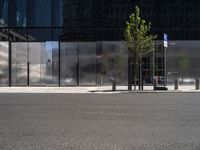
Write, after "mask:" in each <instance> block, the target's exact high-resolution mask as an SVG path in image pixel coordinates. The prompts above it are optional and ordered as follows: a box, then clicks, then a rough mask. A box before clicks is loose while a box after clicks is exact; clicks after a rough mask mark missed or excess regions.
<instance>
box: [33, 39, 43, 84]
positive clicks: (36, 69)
mask: <svg viewBox="0 0 200 150" xmlns="http://www.w3.org/2000/svg"><path fill="white" fill-rule="evenodd" d="M44 46H45V45H44V43H29V84H30V85H31V86H33V85H40V84H41V75H42V74H41V54H42V52H43V51H44V48H45V47H44Z"/></svg>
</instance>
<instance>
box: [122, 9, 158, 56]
mask: <svg viewBox="0 0 200 150" xmlns="http://www.w3.org/2000/svg"><path fill="white" fill-rule="evenodd" d="M150 30H151V23H150V22H149V23H147V22H146V21H145V20H143V19H141V17H140V9H139V7H138V6H136V7H135V10H134V13H132V14H131V15H130V20H129V22H126V27H125V30H124V37H125V41H126V44H127V46H128V50H129V53H133V54H134V55H135V56H138V55H140V56H141V55H144V54H147V53H149V52H150V51H152V50H153V41H154V40H155V39H156V38H157V36H154V35H152V34H150Z"/></svg>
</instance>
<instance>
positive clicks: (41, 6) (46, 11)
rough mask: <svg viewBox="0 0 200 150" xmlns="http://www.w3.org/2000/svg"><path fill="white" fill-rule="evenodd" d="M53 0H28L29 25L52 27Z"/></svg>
mask: <svg viewBox="0 0 200 150" xmlns="http://www.w3.org/2000/svg"><path fill="white" fill-rule="evenodd" d="M51 18H52V0H29V1H28V26H29V27H50V26H51V25H52V23H51V21H52V19H51Z"/></svg>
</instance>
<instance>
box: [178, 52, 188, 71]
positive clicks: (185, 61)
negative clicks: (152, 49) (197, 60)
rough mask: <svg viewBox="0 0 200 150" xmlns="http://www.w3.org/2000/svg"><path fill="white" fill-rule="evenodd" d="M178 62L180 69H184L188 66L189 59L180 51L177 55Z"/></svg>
mask: <svg viewBox="0 0 200 150" xmlns="http://www.w3.org/2000/svg"><path fill="white" fill-rule="evenodd" d="M178 64H179V67H180V69H181V70H182V71H186V70H187V69H188V68H189V67H190V59H189V57H188V56H187V55H186V54H183V53H181V54H180V55H179V56H178Z"/></svg>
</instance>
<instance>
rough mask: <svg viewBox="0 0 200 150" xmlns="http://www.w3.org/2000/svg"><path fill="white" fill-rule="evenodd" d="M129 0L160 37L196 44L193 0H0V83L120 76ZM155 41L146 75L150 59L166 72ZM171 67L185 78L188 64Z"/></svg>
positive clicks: (92, 81) (100, 81)
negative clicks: (166, 35)
mask: <svg viewBox="0 0 200 150" xmlns="http://www.w3.org/2000/svg"><path fill="white" fill-rule="evenodd" d="M135 5H138V6H140V8H141V12H142V14H141V16H142V17H143V18H144V19H146V20H148V21H150V22H151V23H152V33H154V34H157V35H158V40H162V38H163V33H167V34H168V35H169V39H170V40H173V41H174V42H175V43H176V41H180V42H177V46H178V45H183V46H184V44H183V43H182V42H181V40H185V42H186V43H187V45H190V46H189V47H188V46H187V45H185V47H187V51H189V50H190V49H191V50H193V49H195V48H194V47H193V45H192V44H191V42H192V40H195V45H198V40H200V36H199V35H200V26H199V24H200V17H199V16H200V9H199V5H200V2H199V1H197V0H190V1H188V0H177V1H171V0H165V1H161V0H0V58H1V59H0V85H13V86H26V85H30V86H43V85H50V86H55V85H56V86H57V85H60V86H75V85H106V84H110V80H111V79H112V78H116V79H117V81H118V84H121V85H124V84H126V83H127V72H128V71H127V48H126V47H125V44H124V42H121V41H123V29H124V26H125V22H126V21H127V20H128V19H129V15H130V14H131V13H132V11H133V9H134V7H135ZM190 41H191V42H190ZM172 43H173V42H172ZM190 47H191V48H190ZM174 48H179V47H173V44H172V45H170V46H169V48H168V49H169V52H170V50H173V49H174ZM155 49H156V54H155V56H156V58H155V60H154V61H153V59H152V54H150V55H149V56H145V57H144V58H143V78H144V80H145V82H151V81H152V76H153V69H152V63H153V62H155V67H156V68H154V71H155V73H154V75H155V76H164V55H163V43H162V42H156V44H155ZM195 50H196V49H195ZM169 54H170V53H169ZM174 55H177V54H174ZM188 55H189V54H188ZM169 57H170V58H171V57H172V55H171V54H170V55H169ZM177 57H178V55H177ZM192 57H193V56H191V58H192ZM170 58H169V59H170ZM173 59H177V58H175V57H174V58H173ZM170 62H173V61H172V60H171V61H170ZM191 66H192V65H190V67H191ZM170 67H171V68H172V71H171V72H182V73H179V74H180V75H182V74H183V75H187V78H189V76H190V74H185V73H184V71H187V70H188V69H189V68H187V70H183V69H182V70H180V68H178V65H176V67H177V68H176V69H177V70H175V71H173V69H174V68H173V65H171V64H169V68H168V69H169V72H170V69H171V68H170ZM191 73H192V74H195V76H193V77H197V76H198V72H195V73H194V72H193V71H191ZM170 75H171V74H170ZM169 79H170V77H169ZM171 81H172V80H171Z"/></svg>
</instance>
